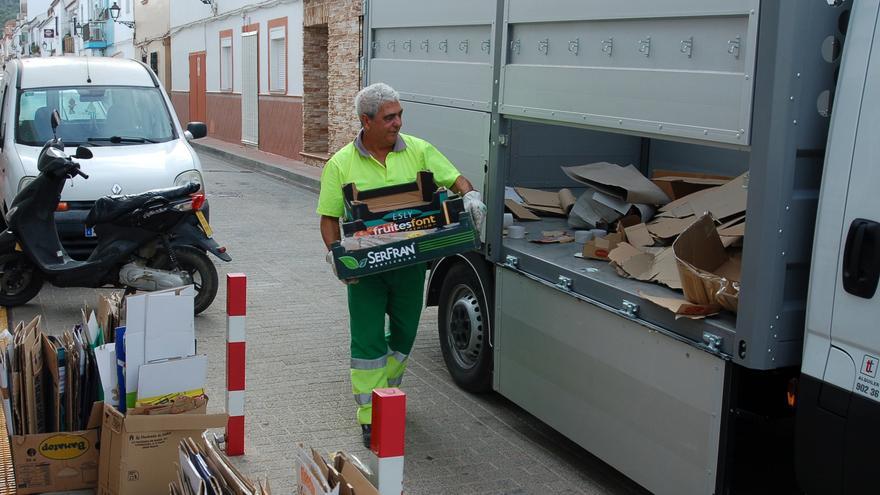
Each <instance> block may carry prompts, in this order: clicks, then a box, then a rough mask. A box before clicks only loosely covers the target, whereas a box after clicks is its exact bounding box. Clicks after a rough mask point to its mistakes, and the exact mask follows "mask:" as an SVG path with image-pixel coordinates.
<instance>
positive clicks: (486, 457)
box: [14, 154, 645, 495]
mask: <svg viewBox="0 0 880 495" xmlns="http://www.w3.org/2000/svg"><path fill="white" fill-rule="evenodd" d="M202 166H203V167H204V169H205V173H206V177H207V181H208V184H207V192H208V198H209V201H210V205H211V224H212V226H213V227H214V231H215V238H216V239H217V240H218V241H219V242H220V243H221V244H225V245H226V246H227V247H228V249H229V253H230V254H231V256H232V257H233V262H232V263H223V262H221V261H219V260H215V262H216V264H217V267H218V269H219V270H220V277H221V286H220V293H219V294H218V296H217V300H216V301H215V302H214V304H213V306H212V307H211V308H209V309H208V311H206V312H205V313H204V314H203V315H202V316H200V317H198V318H197V319H196V329H197V337H198V350H199V352H201V353H206V354H207V355H208V356H209V360H210V369H209V395H210V397H211V404H210V407H209V409H210V410H211V411H216V412H220V411H223V410H224V408H225V396H224V392H225V371H224V367H225V355H224V353H225V331H226V330H225V329H226V318H225V314H224V310H225V297H226V296H225V274H226V273H229V272H244V273H246V274H247V276H248V320H247V340H248V343H247V348H248V355H247V360H248V361H247V392H246V394H247V406H246V415H247V418H246V431H247V441H246V455H245V456H244V457H241V458H239V459H238V461H237V462H238V463H239V465H240V466H241V468H242V469H243V470H244V472H245V473H247V474H249V475H250V476H251V477H252V478H254V479H259V478H265V477H268V478H269V479H270V483H271V486H272V490H273V492H274V493H278V494H288V493H293V489H294V486H295V481H296V480H295V473H294V470H293V463H294V461H293V453H292V447H293V446H294V445H296V444H297V443H304V444H306V445H309V446H312V447H315V448H316V449H318V450H319V451H321V452H323V453H328V452H332V451H336V450H345V451H348V452H351V453H354V454H355V455H357V456H359V457H362V458H365V457H366V456H368V455H369V454H368V453H367V451H366V450H365V449H364V448H363V446H362V445H361V442H360V428H358V426H357V424H356V422H355V419H354V402H353V399H352V397H351V394H350V385H349V378H348V373H349V371H348V368H349V355H348V326H347V309H346V303H345V289H344V286H343V285H342V284H341V283H340V282H338V281H337V280H335V279H334V278H333V275H332V273H331V272H330V269H329V267H328V266H327V265H326V264H325V263H324V248H323V245H322V244H321V241H320V236H319V233H318V228H317V226H318V220H317V218H316V216H315V204H316V201H317V195H316V194H314V193H312V192H308V191H306V190H304V189H301V188H298V187H295V186H293V185H291V184H288V183H285V182H282V181H280V180H277V179H274V178H270V177H267V176H264V175H261V174H258V173H253V172H250V171H245V170H243V169H239V168H236V167H234V166H232V165H230V164H227V163H225V162H223V161H220V160H218V159H216V158H213V157H212V156H210V155H205V154H202ZM83 301H86V302H88V303H90V304H94V302H95V293H94V291H92V290H78V289H65V290H61V289H55V288H50V287H46V288H44V290H43V291H42V292H41V294H40V295H39V297H38V298H37V299H35V300H34V301H33V302H32V303H31V304H30V305H28V306H25V307H23V308H18V309H16V310H15V312H14V318H15V319H16V320H19V319H26V318H28V317H29V316H31V315H33V314H35V313H36V312H41V313H42V314H43V315H44V317H45V322H46V327H47V328H48V329H49V330H51V332H52V333H58V332H60V331H62V330H63V329H64V328H66V327H69V326H71V325H73V324H74V323H76V322H77V321H78V318H79V308H80V306H81V304H82V303H83ZM436 325H437V312H436V308H430V309H428V310H426V311H425V313H424V316H423V319H422V325H421V328H420V330H419V332H420V333H419V337H418V339H417V341H416V345H415V349H414V350H413V357H412V359H411V361H410V371H409V372H408V374H407V375H406V376H405V377H404V381H403V386H402V389H403V390H404V391H405V392H406V393H407V395H408V397H407V427H406V428H407V444H406V482H405V489H406V493H407V494H413V495H415V494H432V493H436V494H440V493H449V494H452V493H455V494H461V493H498V494H502V493H504V494H532V493H534V494H553V495H559V494H576V493H589V494H634V493H645V492H644V491H643V490H641V489H640V488H638V487H637V486H636V485H635V484H634V483H633V482H631V481H629V480H628V479H627V478H625V477H624V476H622V475H621V474H619V473H617V472H616V471H614V470H612V469H611V468H609V467H608V466H606V465H605V464H604V463H602V462H601V461H599V460H598V459H596V458H595V457H593V456H592V455H590V454H589V453H587V452H586V451H584V450H583V449H581V448H580V447H578V446H576V445H574V444H573V443H571V442H570V441H568V440H566V439H565V438H564V437H562V436H561V435H559V434H558V433H556V432H554V431H553V430H551V429H550V428H548V427H547V426H545V425H544V424H542V423H541V422H540V421H538V420H536V419H535V418H534V417H532V416H531V415H529V414H528V413H526V412H524V411H523V410H521V409H520V408H519V407H517V406H516V405H514V404H512V403H511V402H509V401H507V400H506V399H503V398H501V397H500V396H498V395H497V394H488V395H481V396H475V395H471V394H468V393H465V392H463V391H461V390H460V389H458V388H457V387H456V386H455V385H454V384H453V383H452V381H451V379H450V377H449V374H448V373H447V371H446V368H445V366H444V364H443V358H442V356H441V354H440V348H439V345H438V342H437V326H436Z"/></svg>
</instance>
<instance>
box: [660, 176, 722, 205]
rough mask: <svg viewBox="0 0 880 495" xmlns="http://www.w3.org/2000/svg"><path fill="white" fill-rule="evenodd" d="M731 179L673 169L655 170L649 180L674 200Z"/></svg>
mask: <svg viewBox="0 0 880 495" xmlns="http://www.w3.org/2000/svg"><path fill="white" fill-rule="evenodd" d="M731 179H733V177H724V176H719V175H706V174H695V173H686V172H673V171H655V172H654V178H653V179H651V182H653V183H654V184H657V187H659V188H660V189H662V190H663V192H664V193H666V195H667V196H669V199H672V200H676V199H679V198H683V197H685V196H687V195H689V194H693V193H695V192H697V191H702V190H703V189H708V188H710V187H715V186H720V185H723V184H725V183H727V182H728V181H730V180H731Z"/></svg>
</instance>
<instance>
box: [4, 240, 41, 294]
mask: <svg viewBox="0 0 880 495" xmlns="http://www.w3.org/2000/svg"><path fill="white" fill-rule="evenodd" d="M42 288H43V274H42V273H40V271H39V270H37V268H36V267H35V266H34V264H33V263H31V260H29V259H28V258H27V256H25V255H24V253H20V252H15V253H10V254H4V255H2V256H0V306H21V305H22V304H27V302H28V301H30V300H31V299H33V298H34V297H36V296H37V294H39V293H40V289H42Z"/></svg>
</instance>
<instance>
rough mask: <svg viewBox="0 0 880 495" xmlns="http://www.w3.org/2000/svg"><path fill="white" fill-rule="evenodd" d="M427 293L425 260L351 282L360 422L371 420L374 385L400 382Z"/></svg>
mask: <svg viewBox="0 0 880 495" xmlns="http://www.w3.org/2000/svg"><path fill="white" fill-rule="evenodd" d="M424 293H425V266H424V265H422V264H417V265H414V266H408V267H404V268H398V269H397V270H393V271H390V272H385V273H379V274H376V275H371V276H369V277H363V278H361V279H358V283H356V284H351V285H349V286H348V313H349V321H350V326H351V391H352V393H353V394H354V399H355V402H356V403H357V419H358V423H360V424H371V423H372V420H373V406H372V394H373V389H375V388H386V387H398V386H400V382H401V380H402V379H403V372H404V371H405V370H406V362H407V358H408V357H409V353H410V351H411V350H412V346H413V342H415V339H416V331H417V330H418V327H419V317H420V316H421V313H422V304H423V302H424V301H423V297H424ZM385 315H388V332H386V331H385Z"/></svg>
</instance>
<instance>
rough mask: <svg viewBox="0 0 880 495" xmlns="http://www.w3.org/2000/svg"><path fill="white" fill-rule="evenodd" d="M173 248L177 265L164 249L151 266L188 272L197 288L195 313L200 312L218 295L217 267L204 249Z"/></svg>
mask: <svg viewBox="0 0 880 495" xmlns="http://www.w3.org/2000/svg"><path fill="white" fill-rule="evenodd" d="M173 249H174V256H175V257H176V258H177V264H178V266H177V267H175V266H173V265H172V263H171V260H170V259H169V257H168V253H166V252H164V251H163V252H160V253H159V254H158V255H157V256H156V258H155V259H154V260H153V262H152V263H150V266H152V267H155V268H161V269H163V270H175V269H178V268H179V269H180V270H182V271H185V272H187V273H188V274H189V276H190V278H191V279H192V281H193V285H194V286H195V289H196V297H195V308H194V309H195V314H199V313H201V312H202V311H204V310H206V309H208V306H210V305H211V303H212V302H214V297H216V296H217V286H218V277H217V269H216V268H215V267H214V264H213V263H211V259H210V258H208V255H207V254H205V252H204V251H201V250H199V249H196V248H193V247H190V246H177V247H175V248H173Z"/></svg>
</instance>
